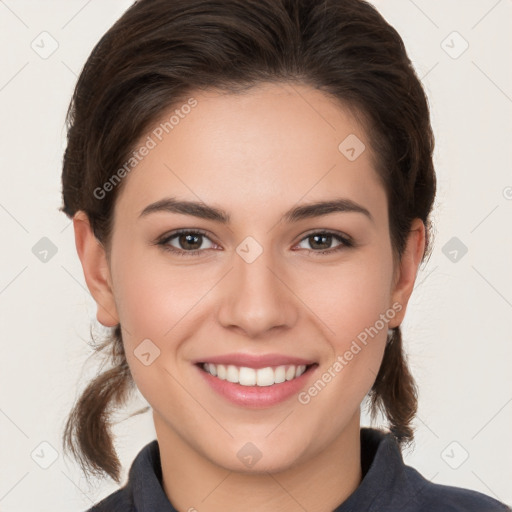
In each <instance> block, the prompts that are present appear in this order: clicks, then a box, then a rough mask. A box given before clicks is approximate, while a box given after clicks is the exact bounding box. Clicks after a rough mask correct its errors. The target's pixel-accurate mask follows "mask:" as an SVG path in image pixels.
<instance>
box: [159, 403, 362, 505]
mask: <svg viewBox="0 0 512 512" xmlns="http://www.w3.org/2000/svg"><path fill="white" fill-rule="evenodd" d="M153 416H154V422H155V430H156V432H157V438H158V444H159V448H160V459H161V465H162V480H163V489H164V492H165V494H166V495H167V497H168V499H169V501H171V503H172V504H173V506H174V507H175V508H176V509H177V510H179V511H190V512H194V511H196V512H221V511H222V512H225V511H226V510H251V511H254V512H270V511H272V512H276V511H278V512H298V511H301V512H303V511H304V510H307V511H308V512H332V510H334V509H335V508H336V507H338V506H339V505H340V504H341V503H343V501H345V500H346V499H347V498H348V496H350V494H352V493H353V492H354V490H355V489H356V488H357V487H358V485H359V484H360V482H361V479H362V471H361V443H360V430H359V429H360V425H359V411H358V413H357V414H355V415H354V417H353V418H352V419H351V420H350V422H349V423H348V424H347V426H346V428H345V429H344V430H343V432H341V433H340V435H339V436H338V437H337V438H336V439H335V440H334V441H333V442H332V443H330V444H328V445H326V446H325V448H324V449H323V450H322V451H320V452H318V453H316V454H315V455H314V456H312V457H310V458H308V459H307V460H303V461H301V462H299V463H295V464H294V465H293V467H290V468H288V469H286V470H283V471H279V472H274V473H270V472H267V471H264V472H259V473H255V472H251V473H247V472H245V473H244V472H236V471H231V470H229V469H226V468H223V467H221V466H218V465H216V464H215V463H213V462H212V461H211V459H207V458H206V457H205V456H204V455H202V454H201V453H198V451H196V450H194V448H193V447H192V446H190V444H188V443H187V442H186V441H185V440H184V439H183V438H181V437H180V436H179V435H178V434H177V433H176V432H175V431H173V430H172V429H171V428H170V427H169V426H168V425H167V424H166V423H165V422H164V420H163V419H162V418H161V417H160V416H159V415H158V414H157V413H156V412H154V411H153Z"/></svg>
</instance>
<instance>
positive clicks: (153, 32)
mask: <svg viewBox="0 0 512 512" xmlns="http://www.w3.org/2000/svg"><path fill="white" fill-rule="evenodd" d="M264 82H281V83H284V82H295V83H302V84H306V85H309V86H311V87H314V88H316V89H319V90H321V91H322V92H324V93H325V94H328V95H330V96H332V97H333V98H336V99H337V100H338V101H339V102H340V103H342V104H344V105H345V106H348V107H349V108H351V109H354V110H355V111H357V112H358V113H359V114H360V115H361V117H362V118H364V119H365V121H366V122H365V128H366V133H367V134H368V137H369V140H370V143H371V146H372V148H373V154H374V155H377V157H376V158H375V160H376V161H375V167H376V170H377V172H378V175H379V176H380V178H381V180H382V183H383V184H384V186H385V190H386V193H387V198H388V211H389V229H390V237H391V242H392V247H393V256H394V258H395V262H398V261H400V258H401V255H402V254H403V250H404V247H405V242H406V239H407V235H408V234H409V230H410V227H411V222H412V220H413V219H414V218H420V219H421V220H422V221H423V222H424V224H425V227H426V248H425V253H424V255H423V258H425V256H426V255H427V254H428V253H429V248H430V243H429V240H430V238H431V223H430V220H429V214H430V211H431V209H432V205H433V201H434V196H435V190H436V177H435V172H434V167H433V161H432V154H433V149H434V137H433V134H432V128H431V125H430V114H429V109H428V103H427V99H426V96H425V93H424V91H423V88H422V86H421V83H420V81H419V79H418V77H417V76H416V74H415V71H414V69H413V67H412V64H411V62H410V60H409V58H408V56H407V54H406V50H405V47H404V44H403V42H402V39H401V38H400V36H399V35H398V33H397V32H396V30H395V29H394V28H393V27H391V26H390V25H389V24H388V23H387V22H386V21H385V20H384V18H383V17H382V16H381V15H380V14H379V13H378V12H377V11H376V10H375V8H374V7H372V6H371V5H370V4H369V3H367V2H365V1H362V0H324V1H322V2H320V1H318V2H313V1H309V0H139V1H137V2H135V3H134V4H133V5H132V6H131V7H130V8H129V9H128V10H127V11H126V12H125V13H124V15H123V16H122V17H121V18H120V19H119V20H118V21H117V22H116V23H115V24H114V25H113V26H112V27H111V28H110V29H109V30H108V31H107V32H106V33H105V35H104V36H103V37H102V38H101V40H100V41H99V42H98V43H97V45H96V46H95V47H94V49H93V51H92V53H91V55H90V57H89V58H88V60H87V62H86V63H85V66H84V68H83V70H82V72H81V73H80V77H79V79H78V82H77V84H76V87H75V90H74V94H73V97H72V100H71V103H70V106H69V110H68V114H67V119H66V120H67V129H68V135H67V147H66V151H65V154H64V159H63V171H62V196H63V206H62V207H61V208H60V211H63V212H64V213H65V214H66V215H68V216H69V217H70V218H72V217H73V215H74V214H75V213H76V212H77V211H78V210H83V211H84V212H85V213H86V214H87V216H88V218H89V221H90V223H91V227H92V229H93V232H94V234H95V236H96V238H97V239H98V241H100V242H101V243H102V244H103V246H104V247H105V249H106V251H107V254H108V251H109V248H110V245H109V244H110V241H111V227H112V213H113V206H114V204H115V200H116V197H117V194H119V192H120V189H121V188H122V185H123V182H121V183H120V184H119V185H118V186H116V187H114V188H113V190H112V191H111V192H109V193H108V194H105V196H104V197H101V198H99V197H97V195H98V194H95V190H98V188H100V187H102V186H103V184H105V183H106V182H107V181H108V180H109V179H111V177H112V176H113V174H114V172H115V171H116V170H118V169H119V168H120V167H121V166H122V165H123V162H126V161H127V159H129V158H130V154H131V152H132V151H133V150H134V146H135V144H136V142H137V141H138V140H139V139H140V138H141V137H142V136H143V135H144V134H145V133H146V130H148V129H149V127H150V126H151V125H152V123H155V122H156V121H157V120H158V119H160V117H161V115H162V113H163V112H164V111H166V110H167V109H169V108H171V106H174V105H177V104H178V102H179V101H181V100H182V99H183V98H185V97H186V96H187V95H190V94H192V93H193V92H194V91H198V90H204V89H210V88H214V89H217V90H224V91H227V92H230V93H236V92H240V91H244V90H247V89H249V88H250V87H252V86H254V85H257V84H259V83H264ZM94 350H95V351H96V352H97V353H99V352H102V351H104V350H108V351H109V354H110V357H111V363H112V364H111V367H110V368H109V369H108V370H106V371H103V372H101V373H100V374H99V375H98V376H97V377H96V378H95V379H94V380H92V382H90V383H89V385H88V386H87V387H86V389H85V390H84V391H83V393H82V394H81V396H80V397H79V399H78V400H77V402H76V403H75V405H74V407H73V409H72V411H71V413H70V415H69V417H68V419H67V423H66V426H65V431H64V434H63V442H64V449H65V451H67V450H68V449H69V450H70V451H71V452H72V453H73V455H74V456H75V458H76V459H77V460H78V461H79V463H80V464H81V466H82V469H83V470H84V472H85V474H86V476H87V473H88V472H89V473H91V474H99V475H101V474H102V473H106V474H108V475H109V476H110V477H112V478H113V479H114V480H115V481H116V482H118V483H119V481H120V462H119V460H118V458H117V455H116V451H115V449H114V446H113V442H112V438H111V432H110V427H111V424H112V423H111V418H110V416H111V411H112V410H115V409H116V408H117V407H120V406H121V405H123V404H124V403H125V402H126V400H127V398H128V396H129V392H130V391H131V390H133V389H134V382H133V379H132V376H131V374H130V371H129V368H128V365H127V362H126V358H125V354H124V349H123V342H122V338H121V329H120V325H117V326H116V327H115V328H114V329H113V331H112V334H111V336H109V337H107V339H104V340H103V341H102V343H100V344H98V345H97V346H95V347H94ZM369 397H370V404H371V411H372V417H373V418H375V415H376V413H377V411H382V412H384V413H385V415H386V416H387V418H388V420H389V425H390V430H391V432H392V433H393V434H394V435H395V437H396V439H397V440H398V442H399V443H402V442H408V441H411V440H412V438H413V431H412V428H411V426H410V423H411V421H412V419H413V418H414V415H415V413H416V409H417V390H416V386H415V383H414V380H413V378H412V376H411V374H410V373H409V370H408V367H407V364H406V360H405V355H404V353H403V349H402V336H401V331H400V327H397V328H395V329H394V331H393V335H392V336H391V338H390V341H389V343H388V344H387V345H386V349H385V352H384V357H383V361H382V365H381V368H380V371H379V373H378V375H377V377H376V380H375V383H374V385H373V387H372V389H371V391H370V393H369ZM147 409H148V408H146V409H144V410H147ZM139 412H140V411H139Z"/></svg>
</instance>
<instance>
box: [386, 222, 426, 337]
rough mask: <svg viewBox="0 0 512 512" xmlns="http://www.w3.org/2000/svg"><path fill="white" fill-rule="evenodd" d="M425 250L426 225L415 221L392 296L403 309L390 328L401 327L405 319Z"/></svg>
mask: <svg viewBox="0 0 512 512" xmlns="http://www.w3.org/2000/svg"><path fill="white" fill-rule="evenodd" d="M424 250H425V225H424V224H423V221H422V220H421V219H414V220H413V222H412V224H411V229H410V231H409V235H408V236H407V242H406V247H405V249H404V253H403V255H402V261H401V262H400V267H399V268H398V271H397V273H396V276H395V279H394V285H393V289H392V295H391V303H392V304H394V303H395V302H398V303H399V304H401V305H402V309H401V310H400V311H399V312H397V314H396V315H395V317H394V318H393V321H392V322H391V321H390V322H389V324H390V328H391V327H397V326H399V325H400V324H401V323H402V321H403V319H404V316H405V310H406V308H407V303H408V302H409V297H410V296H411V294H412V290H413V289H414V283H415V281H416V274H417V272H418V268H419V265H420V263H421V259H422V258H423V252H424Z"/></svg>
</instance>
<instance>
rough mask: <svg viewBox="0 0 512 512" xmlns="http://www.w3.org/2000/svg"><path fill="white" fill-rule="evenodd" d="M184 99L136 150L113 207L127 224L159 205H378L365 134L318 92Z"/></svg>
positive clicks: (268, 87) (270, 87) (273, 87)
mask: <svg viewBox="0 0 512 512" xmlns="http://www.w3.org/2000/svg"><path fill="white" fill-rule="evenodd" d="M189 98H190V99H192V100H193V102H192V103H191V101H189V102H188V103H187V100H186V99H185V100H184V101H183V103H182V104H176V105H174V106H173V107H172V109H169V110H167V111H166V112H164V113H163V114H162V116H161V118H160V119H159V120H158V121H157V122H156V123H154V126H152V127H151V129H150V130H149V131H148V132H147V133H145V134H144V136H143V137H141V138H140V140H139V142H138V144H137V145H136V147H135V149H137V148H140V147H142V146H143V145H144V144H145V145H146V146H148V147H149V146H151V149H149V150H148V151H145V156H144V157H142V158H141V159H140V161H139V162H138V163H137V165H136V166H135V167H134V169H133V170H132V171H131V172H130V173H129V175H127V176H126V178H124V179H125V180H127V182H126V183H123V190H122V193H121V195H120V197H119V198H118V200H117V202H118V203H119V205H118V206H116V208H118V209H122V210H123V215H125V216H126V215H138V213H140V211H141V210H142V209H143V208H144V206H145V205H147V204H148V203H149V202H153V201H157V200H159V199H161V198H163V197H165V196H173V197H180V198H187V199H190V200H196V201H197V200H203V201H204V202H206V203H208V204H214V203H217V204H219V203H224V204H223V206H224V207H226V204H228V205H229V206H231V207H232V208H233V209H236V208H237V207H240V208H245V209H247V208H248V207H249V206H250V205H253V206H254V207H256V206H258V207H260V208H261V207H269V206H270V205H272V204H275V203H282V202H283V201H284V200H286V202H287V203H288V202H291V203H296V202H298V201H299V200H300V199H301V197H305V196H306V195H307V199H308V200H317V199H323V198H325V196H326V195H328V194H331V195H336V196H340V195H343V196H347V197H349V198H351V199H353V200H356V201H360V202H366V203H369V204H372V203H373V204H374V205H375V206H378V204H379V202H382V200H383V194H384V191H383V189H382V187H381V184H380V181H379V179H378V176H377V174H376V172H375V170H374V166H373V163H372V154H371V148H370V141H369V140H368V139H367V135H366V133H365V131H364V129H363V126H362V125H361V123H360V122H358V120H357V119H356V117H355V116H354V115H353V114H352V113H351V112H350V111H349V110H348V109H346V108H344V107H342V106H341V105H340V103H339V102H336V101H335V100H334V99H333V98H332V97H329V96H327V95H325V94H324V93H322V92H321V91H319V90H316V89H313V88H311V87H309V86H306V85H299V84H293V85H292V84H273V83H272V84H263V85H259V86H256V87H253V88H251V89H249V90H248V91H245V92H243V93H237V94H234V93H227V92H222V91H217V90H209V91H197V92H195V93H191V94H190V96H189ZM186 105H194V106H193V107H192V108H191V107H186ZM347 150H349V152H348V153H347ZM354 156H355V157H356V158H354ZM384 200H385V197H384ZM288 206H289V205H288Z"/></svg>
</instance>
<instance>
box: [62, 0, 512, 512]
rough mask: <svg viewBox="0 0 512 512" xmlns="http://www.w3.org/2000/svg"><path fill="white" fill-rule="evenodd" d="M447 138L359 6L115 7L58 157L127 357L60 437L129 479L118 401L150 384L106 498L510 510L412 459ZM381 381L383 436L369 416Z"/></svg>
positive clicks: (151, 506) (111, 503) (69, 211)
mask: <svg viewBox="0 0 512 512" xmlns="http://www.w3.org/2000/svg"><path fill="white" fill-rule="evenodd" d="M433 145H434V141H433V135H432V129H431V125H430V119H429V110H428V105H427V101H426V98H425V94H424V92H423V89H422V87H421V84H420V82H419V80H418V78H417V76H416V75H415V73H414V70H413V68H412V65H411V63H410V61H409V59H408V57H407V54H406V52H405V49H404V46H403V42H402V40H401V38H400V37H399V35H398V34H397V32H396V31H395V30H394V29H393V28H392V27H391V26H389V25H388V24H387V23H386V22H385V20H384V19H383V18H382V17H381V16H380V15H379V14H378V13H377V12H376V10H375V9H374V8H373V7H371V6H370V5H369V4H367V3H365V2H362V1H360V0H327V1H324V2H305V1H304V0H302V1H301V0H279V1H275V0H257V1H256V0H252V1H247V0H245V1H242V0H222V1H220V0H218V1H213V2H212V1H208V2H206V1H204V0H172V1H169V0H140V1H138V2H136V3H135V4H134V5H133V6H132V7H131V8H130V9H129V10H128V11H127V12H126V13H125V14H124V15H123V16H122V17H121V18H120V19H119V20H118V21H117V22H116V23H115V25H114V26H113V27H112V28H111V29H110V30H109V31H108V32H107V33H106V34H105V36H104V37H103V38H102V39H101V41H100V42H99V43H98V45H97V46H96V47H95V49H94V50H93V52H92V54H91V56H90V57H89V59H88V61H87V63H86V65H85V67H84V69H83V71H82V73H81V75H80V77H79V80H78V83H77V86H76V89H75V93H74V96H73V100H72V103H71V105H70V110H69V113H68V145H67V148H66V152H65V157H64V164H63V175H62V184H63V206H62V211H63V212H65V213H66V215H68V216H69V217H70V218H73V224H74V229H75V239H76V247H77V252H78V255H79V257H80V260H81V263H82V266H83V269H84V275H85V279H86V282H87V285H88V287H89V290H90V291H91V294H92V295H93V297H94V299H95V301H96V303H97V305H98V311H97V318H98V321H99V322H100V323H101V324H103V325H104V326H107V327H111V328H112V335H111V337H109V338H108V339H106V340H104V342H103V343H102V344H100V346H99V347H98V350H99V351H101V350H107V351H108V352H109V353H110V354H111V361H112V367H111V368H109V369H107V370H105V371H104V372H103V373H101V374H100V375H98V377H96V378H95V379H94V380H93V381H92V382H91V383H90V384H89V386H88V387H87V389H86V390H85V391H84V393H83V394H82V396H81V397H80V399H79V400H78V402H77V403H76V405H75V407H74V409H73V411H72V412H71V414H70V417H69V419H68V422H67V425H66V430H65V433H64V441H65V446H66V447H67V448H68V449H69V450H70V451H72V453H73V454H74V455H75V456H76V457H77V459H78V460H79V461H80V462H81V464H82V466H83V468H84V470H85V471H87V472H89V473H91V474H102V473H104V474H107V475H109V476H111V477H112V478H113V479H114V480H116V481H117V482H118V483H120V478H119V474H120V463H119V460H118V459H117V456H116V453H115V450H114V447H113V441H112V439H111V435H110V424H111V420H110V414H111V413H112V411H113V410H115V409H116V408H117V407H120V406H121V405H123V404H124V403H125V401H126V400H127V399H128V398H129V396H130V393H131V392H132V391H133V390H134V389H135V387H136V388H138V389H139V390H140V392H141V393H142V395H143V396H144V397H145V398H146V399H147V401H148V403H149V404H150V406H151V409H152V412H153V419H154V424H155V430H156V434H157V439H156V440H155V441H153V442H151V443H149V444H148V445H146V446H145V447H144V448H143V450H141V452H140V453H139V455H138V456H137V458H136V460H135V461H134V463H133V465H132V467H131V469H130V475H129V481H128V482H127V483H126V485H124V486H123V488H122V489H120V490H119V491H117V492H115V493H113V494H112V495H111V496H109V497H107V498H105V499H104V500H102V502H101V503H99V504H97V505H96V506H95V507H93V508H92V509H91V510H94V511H103V510H105V511H107V510H108V511H113V510H122V511H135V510H136V511H138V512H142V511H149V510H151V511H157V512H160V511H171V512H172V511H187V510H188V511H192V510H198V511H199V512H204V511H212V512H213V511H220V510H223V511H226V510H242V509H243V510H250V511H274V510H282V511H292V510H293V511H295V510H308V511H310V512H313V511H318V512H320V511H332V510H336V511H337V512H345V511H351V510H354V511H355V510H357V511H366V510H378V511H384V510H402V511H420V510H421V511H426V510H429V511H430V510H453V511H456V510H457V511H458V510H460V511H462V510H464V511H467V510H475V511H476V510H478V511H482V510H488V511H494V510H496V511H498V510H506V507H505V505H503V504H500V503H499V502H497V501H496V500H494V499H492V498H490V497H487V496H485V495H483V494H481V493H477V492H474V491H471V490H467V489H461V488H455V487H448V486H442V485H438V484H433V483H431V482H429V481H428V480H427V479H425V478H424V477H423V476H421V475H420V474H419V473H418V472H417V471H416V470H414V469H413V468H411V467H408V466H405V465H404V463H403V460H402V457H401V453H400V447H401V446H403V445H404V444H406V443H408V442H410V441H411V440H412V439H413V432H412V428H411V421H412V419H413V418H414V415H415V412H416V406H417V393H416V387H415V384H414V380H413V378H412V376H411V374H410V373H409V370H408V368H407V364H406V360H405V357H404V354H403V350H402V338H401V331H400V324H401V322H402V321H403V318H404V315H405V311H406V307H407V303H408V300H409V298H410V296H411V293H412V290H413V286H414V282H415V278H416V273H417V270H418V267H419V265H420V263H421V262H422V261H423V260H424V259H425V258H426V257H427V255H428V250H429V248H430V247H431V225H430V217H429V215H430V212H431V209H432V205H433V201H434V197H435V189H436V179H435V173H434V168H433V162H432V153H433ZM366 397H368V398H369V399H370V404H371V407H372V413H373V414H374V415H375V414H376V413H377V412H378V411H379V410H380V411H382V412H384V413H385V415H386V417H387V418H388V420H389V431H384V430H379V429H375V428H361V426H360V407H361V404H362V402H363V401H364V400H365V398H366Z"/></svg>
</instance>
